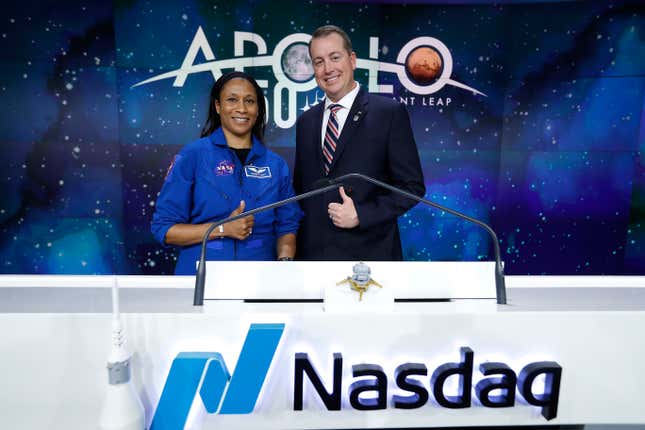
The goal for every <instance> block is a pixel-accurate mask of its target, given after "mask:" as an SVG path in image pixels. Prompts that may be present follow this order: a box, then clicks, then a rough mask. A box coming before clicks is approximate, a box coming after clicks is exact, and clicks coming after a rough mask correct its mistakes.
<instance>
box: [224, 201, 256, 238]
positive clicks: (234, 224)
mask: <svg viewBox="0 0 645 430" xmlns="http://www.w3.org/2000/svg"><path fill="white" fill-rule="evenodd" d="M245 206H246V203H245V202H244V200H242V201H240V205H239V206H238V207H237V208H236V209H235V210H234V211H233V212H231V214H230V215H229V217H232V216H235V215H239V214H241V213H242V212H244V207H245ZM254 223H255V218H254V217H253V215H249V216H247V217H244V218H241V219H238V220H237V221H231V222H227V223H226V224H224V236H226V237H230V238H232V239H238V240H245V239H247V238H248V237H249V236H250V235H251V233H253V224H254Z"/></svg>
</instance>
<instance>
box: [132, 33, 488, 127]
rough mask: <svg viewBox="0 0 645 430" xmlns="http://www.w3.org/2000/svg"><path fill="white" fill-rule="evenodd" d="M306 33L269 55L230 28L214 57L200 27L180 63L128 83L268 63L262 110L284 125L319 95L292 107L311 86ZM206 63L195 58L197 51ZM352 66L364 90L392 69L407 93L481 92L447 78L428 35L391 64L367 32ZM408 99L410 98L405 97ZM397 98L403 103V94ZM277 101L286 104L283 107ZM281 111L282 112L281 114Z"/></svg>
mask: <svg viewBox="0 0 645 430" xmlns="http://www.w3.org/2000/svg"><path fill="white" fill-rule="evenodd" d="M310 39H311V35H309V34H305V33H294V34H290V35H288V36H286V37H285V38H283V39H282V40H281V41H280V42H278V44H277V45H276V46H275V47H274V48H273V52H271V53H270V54H269V51H268V47H267V44H266V42H265V41H264V39H263V38H262V36H260V35H258V34H256V33H249V32H243V31H236V32H234V34H233V45H234V46H233V58H224V59H216V58H215V55H214V54H213V49H212V48H211V45H210V43H209V42H208V39H207V38H206V35H205V34H204V31H203V30H202V28H201V27H199V28H197V32H196V33H195V37H193V41H192V42H191V44H190V46H189V47H188V52H187V53H186V56H185V57H184V61H183V62H182V64H181V67H180V68H178V69H176V70H172V71H170V72H166V73H162V74H160V75H157V76H153V77H151V78H148V79H146V80H144V81H141V82H139V83H137V84H135V85H133V86H132V87H133V88H134V87H138V86H140V85H146V84H150V83H152V82H156V81H160V80H164V79H173V86H174V87H183V86H184V84H185V83H186V79H187V78H188V76H189V75H192V74H194V73H203V72H210V73H211V74H212V75H213V79H218V78H219V77H220V76H222V74H223V70H232V69H234V70H237V71H245V69H249V68H256V67H271V69H272V71H273V75H274V77H275V79H276V80H277V83H276V84H275V85H274V87H273V91H272V96H273V109H271V104H270V103H269V100H266V102H267V114H269V116H272V118H273V121H274V122H275V124H276V125H277V126H278V127H279V128H290V127H292V126H293V125H294V124H295V123H296V118H297V114H298V110H301V111H306V110H308V109H309V108H310V107H311V106H315V105H316V104H318V103H319V102H320V101H321V100H323V99H324V95H323V94H320V95H319V94H318V92H316V94H315V95H314V96H312V100H309V97H308V96H307V98H306V100H305V102H304V104H302V105H301V106H298V98H297V96H298V94H299V93H304V92H309V91H311V90H313V89H314V88H316V80H315V79H314V71H313V67H312V64H311V59H310V58H309V50H308V44H309V40H310ZM249 44H252V45H254V47H255V51H256V52H257V54H256V55H253V56H246V55H245V47H246V46H248V45H249ZM200 53H201V54H202V55H203V57H204V58H205V59H206V62H203V63H197V64H196V63H195V60H196V58H197V56H198V55H199V54H200ZM356 67H357V68H358V69H365V70H367V72H368V85H367V90H368V91H369V92H371V93H381V94H392V93H393V92H394V88H393V86H392V85H390V84H379V75H380V74H385V73H389V74H395V75H396V76H397V78H398V80H399V82H400V83H401V85H403V86H404V87H405V88H406V89H407V90H408V91H409V92H411V93H414V94H417V95H420V96H427V95H429V94H434V93H436V92H438V91H440V90H441V89H442V88H443V87H444V86H446V85H450V86H453V87H457V88H461V89H464V90H467V91H471V92H472V93H473V94H476V95H483V96H485V95H486V94H484V93H482V92H481V91H479V90H476V89H475V88H472V87H469V86H468V85H465V84H463V83H461V82H457V81H455V80H454V79H452V78H451V76H452V70H453V61H452V55H451V54H450V51H449V50H448V47H447V46H446V45H445V44H444V43H443V42H442V41H440V40H439V39H436V38H434V37H427V36H424V37H417V38H414V39H412V40H410V41H409V42H407V43H406V44H405V45H403V47H402V48H401V49H400V50H399V53H398V55H397V57H396V62H395V63H388V62H384V61H379V38H378V37H370V43H369V55H368V58H358V59H357V60H356ZM258 84H259V85H260V87H262V88H267V89H269V81H268V80H266V79H260V80H258ZM411 100H412V104H413V103H414V97H411ZM401 102H404V103H406V104H407V103H409V102H408V100H407V99H406V100H405V101H403V100H401ZM450 102H451V100H450V98H446V99H443V98H436V99H435V98H434V97H429V98H423V99H422V100H421V101H419V104H421V105H424V106H435V105H436V106H447V105H449V104H450ZM283 106H287V109H286V111H285V110H284V109H283ZM285 114H286V116H285Z"/></svg>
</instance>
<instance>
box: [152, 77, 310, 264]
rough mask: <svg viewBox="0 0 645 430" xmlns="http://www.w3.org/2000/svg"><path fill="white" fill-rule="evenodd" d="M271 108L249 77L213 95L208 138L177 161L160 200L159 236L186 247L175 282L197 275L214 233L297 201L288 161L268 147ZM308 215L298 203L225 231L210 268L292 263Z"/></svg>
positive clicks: (155, 229)
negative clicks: (216, 263)
mask: <svg viewBox="0 0 645 430" xmlns="http://www.w3.org/2000/svg"><path fill="white" fill-rule="evenodd" d="M265 119H266V106H265V103H264V96H263V94H262V90H261V89H260V87H259V86H258V84H257V82H255V80H254V79H253V78H252V77H251V76H249V75H247V74H246V73H242V72H232V73H228V74H226V75H224V76H222V77H221V78H219V79H218V80H217V81H216V82H215V84H214V85H213V88H212V90H211V94H210V104H209V112H208V120H207V121H206V125H205V126H204V129H203V130H202V137H201V139H199V140H196V141H195V142H192V143H190V144H188V145H186V146H185V147H184V148H182V150H181V151H180V152H179V154H177V155H176V156H175V159H174V160H173V162H172V164H171V165H170V168H169V169H168V174H167V176H166V180H165V182H164V184H163V187H162V188H161V193H160V194H159V198H158V199H157V205H156V210H155V213H154V215H153V218H152V233H153V235H154V236H155V238H156V239H157V240H158V241H159V242H161V243H162V244H163V245H174V246H179V247H181V252H180V254H179V258H178V260H177V266H176V268H175V274H177V275H191V274H195V262H196V261H197V260H198V259H199V253H200V246H201V240H202V237H203V235H204V234H205V233H206V230H207V229H208V227H209V225H210V224H211V223H212V222H215V221H217V220H220V219H224V218H226V217H228V216H231V215H237V214H240V213H242V212H243V211H244V210H250V209H254V208H257V207H259V206H263V205H266V204H269V203H274V202H276V201H278V200H282V199H286V198H289V197H291V196H293V195H294V193H293V188H292V186H291V175H290V172H289V168H288V166H287V164H286V163H285V161H284V160H283V159H282V158H281V157H280V156H278V155H277V154H275V153H274V152H272V151H269V150H268V149H267V148H266V147H265V146H264V144H263V143H262V142H261V140H262V137H263V134H264V125H265V122H266V121H265ZM301 216H302V214H301V211H300V208H299V206H298V205H297V203H291V204H289V205H286V206H282V207H279V208H276V209H273V210H270V211H265V212H261V213H258V214H257V215H256V216H255V218H254V217H253V216H250V217H246V218H243V219H240V220H238V221H233V222H230V223H227V224H224V225H222V226H219V227H218V228H216V229H215V230H213V232H212V233H211V235H210V238H209V242H208V243H207V248H206V249H207V254H206V259H207V260H275V259H278V260H291V259H293V256H294V255H295V252H296V231H297V230H298V223H299V221H300V218H301Z"/></svg>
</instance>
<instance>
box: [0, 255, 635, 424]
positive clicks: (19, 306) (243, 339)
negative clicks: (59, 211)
mask: <svg viewBox="0 0 645 430" xmlns="http://www.w3.org/2000/svg"><path fill="white" fill-rule="evenodd" d="M367 264H368V265H369V266H370V268H371V269H372V270H371V275H372V277H373V278H374V279H375V280H376V281H378V282H379V283H380V284H382V285H383V286H384V289H387V290H391V292H392V294H393V298H394V303H393V305H392V307H391V309H389V310H388V311H380V310H378V311H375V312H369V311H365V312H356V311H354V310H352V309H348V310H347V311H339V312H328V311H325V310H324V303H323V300H322V298H323V296H324V288H325V287H327V286H329V283H330V282H331V283H333V284H334V285H335V283H336V282H338V281H341V280H342V279H344V278H345V277H347V276H350V275H351V270H352V263H291V262H275V263H273V262H271V263H239V262H226V263H209V264H208V266H207V270H208V274H207V286H206V295H205V297H206V300H205V305H204V306H203V307H198V308H196V307H193V306H192V298H193V286H194V278H192V277H154V276H119V277H117V278H118V282H119V284H120V286H121V293H120V296H121V312H122V317H123V320H124V324H125V327H126V330H127V335H128V339H129V341H130V347H131V348H132V349H133V350H134V351H135V355H134V358H133V361H132V372H133V381H134V383H135V386H136V387H137V389H138V391H139V394H140V397H141V398H142V401H143V403H144V407H145V409H146V418H147V425H148V426H150V425H151V424H152V423H153V420H154V425H155V427H154V428H155V429H165V428H177V427H172V426H171V424H172V425H173V426H175V425H177V424H176V423H177V422H183V424H185V428H191V429H215V428H226V429H236V428H239V429H248V428H253V429H333V428H343V429H348V428H415V427H416V428H432V427H456V428H463V427H468V426H483V425H487V426H503V425H555V424H612V425H628V424H645V407H643V403H644V399H645V396H644V395H643V392H642V390H643V388H642V387H644V386H645V360H643V356H644V353H645V336H643V334H642V330H643V327H645V279H644V278H642V277H531V276H527V277H507V286H508V303H509V304H508V305H497V304H496V303H495V291H494V286H493V267H494V266H493V265H492V264H491V263H432V264H430V263H367ZM112 279H113V277H108V276H105V277H103V276H19V275H2V276H0V338H1V339H2V342H1V343H0V353H1V355H0V357H1V358H0V365H1V368H2V369H3V370H4V372H3V380H2V384H1V388H0V421H1V422H2V427H3V428H16V429H41V428H48V429H72V428H96V427H97V422H98V416H99V410H100V405H101V402H102V400H103V396H104V393H105V386H106V370H105V361H106V357H107V356H108V353H109V348H110V331H111V315H110V313H109V312H110V309H111V303H110V289H109V287H110V286H111V284H112ZM338 288H347V287H342V286H338ZM352 293H353V292H352ZM465 348H467V349H469V350H470V351H471V352H472V356H471V358H472V364H471V365H470V368H472V372H471V377H472V381H471V383H470V388H471V389H470V390H468V392H467V393H466V394H468V395H469V397H470V402H469V403H468V405H467V406H466V407H461V408H450V407H445V406H444V405H442V404H441V403H442V402H441V401H440V400H438V399H437V395H436V393H435V392H434V388H435V386H438V385H439V382H438V380H437V379H435V381H434V382H433V374H441V372H442V371H445V370H446V369H450V368H451V367H450V366H447V367H446V365H452V366H453V367H452V368H453V369H457V370H459V369H461V370H464V368H465V367H464V366H463V364H464V363H465V361H464V359H463V357H464V355H463V352H464V351H466V349H465ZM267 357H268V361H267ZM339 359H340V361H339ZM200 360H201V361H200ZM173 362H175V363H180V364H182V363H183V364H185V367H184V371H185V372H188V373H180V374H179V375H180V376H181V378H176V375H177V373H176V371H177V369H178V367H179V365H177V366H175V367H173ZM199 363H202V364H199ZM490 363H504V364H505V365H506V366H507V367H508V368H509V369H511V371H512V372H513V373H514V374H515V375H516V376H518V382H517V383H516V385H517V386H519V385H520V384H519V376H520V374H521V373H522V371H525V373H526V369H527V367H529V365H531V364H532V363H556V364H557V365H558V366H559V367H560V368H561V377H560V380H559V387H558V400H557V413H556V416H555V417H553V418H551V419H547V418H545V416H544V410H543V409H544V408H543V407H541V406H536V405H534V404H531V403H530V402H527V400H526V399H525V398H524V397H523V395H522V392H521V389H520V388H517V389H516V390H514V393H515V399H514V402H513V405H511V406H508V407H501V408H493V407H487V406H485V405H483V404H482V402H481V400H480V396H479V394H478V392H477V390H476V386H477V384H478V383H480V382H482V381H485V380H486V379H487V378H490V377H491V376H486V375H484V374H483V373H482V371H481V369H482V365H484V367H486V366H490V365H491V364H490ZM265 364H266V368H265V367H263V366H265ZM460 365H461V367H460ZM199 366H201V367H199ZM224 366H225V368H226V369H227V370H228V372H229V373H230V374H231V379H230V380H224V379H221V375H224V370H222V369H223V368H224ZM307 366H310V367H311V369H312V370H306V371H305V370H303V369H305V368H307ZM335 366H336V367H335ZM415 366H416V367H415ZM538 367H539V366H538ZM422 368H425V369H426V370H427V374H426V375H421V374H419V373H418V374H414V373H413V374H412V376H410V377H409V378H408V379H407V382H408V383H412V385H414V384H416V387H417V388H416V390H418V392H424V391H425V392H426V393H427V394H428V398H427V400H426V401H425V402H421V401H420V400H419V401H418V402H417V403H418V404H419V405H417V406H416V407H414V408H408V409H406V408H401V407H396V406H395V404H396V402H397V399H399V405H400V404H401V400H400V399H402V398H408V400H403V403H405V402H408V404H413V405H414V401H413V400H410V398H411V397H414V396H413V394H414V391H411V390H410V385H406V384H401V383H400V382H401V381H399V380H397V375H400V374H401V372H402V371H403V370H405V369H408V370H409V369H417V370H416V371H417V372H419V369H422ZM470 368H469V370H470ZM173 369H174V370H173ZM186 369H187V370H186ZM307 369H308V368H307ZM335 369H338V372H339V373H338V372H337V373H335ZM374 369H376V370H374ZM378 369H381V370H380V371H381V372H382V374H383V375H384V378H385V379H384V380H383V381H380V383H378V384H377V382H375V381H377V379H378V378H375V377H374V376H369V375H373V374H375V372H376V373H378ZM402 369H403V370H402ZM529 370H530V368H529ZM173 372H175V373H173ZM190 372H193V373H192V375H193V378H197V379H196V382H195V384H196V385H195V387H193V388H194V390H193V389H192V388H191V387H188V388H187V389H186V390H184V392H183V394H181V395H179V394H173V393H171V394H173V398H174V399H175V401H174V404H176V405H180V404H181V401H183V402H184V403H185V402H189V403H190V404H189V407H188V408H187V410H186V411H185V420H183V421H182V418H181V417H179V418H177V417H176V416H175V415H177V414H179V415H181V414H182V413H183V412H182V411H181V410H179V409H181V408H179V406H178V407H177V410H169V409H168V408H166V407H165V406H160V405H162V402H160V400H161V399H162V397H163V396H164V389H165V388H166V387H170V386H173V385H177V383H178V381H189V380H190V375H191V373H190ZM236 372H237V375H236ZM312 372H313V373H312ZM361 372H368V373H367V374H368V376H360V374H361ZM369 372H372V373H371V374H370V373H369ZM462 373H463V372H462ZM195 375H197V376H195ZM357 375H358V376H357ZM545 375H547V374H545ZM316 378H318V379H319V384H318V387H316V382H315V381H314V380H315V379H316ZM258 381H260V384H259V386H258V384H257V382H258ZM219 383H222V384H219ZM254 383H255V385H254ZM218 384H219V385H218ZM180 385H181V384H179V385H178V386H180ZM336 385H337V386H336ZM376 385H378V390H377V389H371V390H370V387H374V386H376ZM321 386H322V388H323V389H324V391H325V392H326V393H327V396H328V397H329V398H328V399H327V400H328V401H329V402H330V404H331V405H332V409H331V410H330V408H328V405H327V404H326V403H325V401H324V399H323V397H325V395H321V393H320V391H319V390H320V389H321ZM463 386H464V381H463V379H462V378H461V376H460V374H459V373H456V374H455V375H454V376H452V377H449V378H447V379H446V380H445V381H444V382H442V383H441V389H442V391H441V393H439V394H440V395H445V396H446V397H447V398H454V399H460V398H463V395H464V393H463V392H460V387H463ZM548 386H549V381H548V380H547V378H540V377H538V378H536V380H535V383H534V384H532V385H531V387H529V389H530V390H532V392H533V393H534V394H536V395H537V396H538V397H539V396H540V395H541V394H544V395H545V396H547V394H549V393H543V391H544V387H548ZM363 388H364V389H365V390H364V391H363V392H361V393H362V394H358V395H356V396H355V394H356V393H357V390H359V389H363ZM552 388H553V387H552ZM168 390H169V388H168V389H167V392H168ZM525 391H526V390H525ZM352 393H354V394H352ZM495 394H508V393H504V392H502V390H497V392H492V393H491V395H495ZM525 394H526V393H525ZM552 394H553V393H550V395H552ZM334 396H337V397H338V403H336V402H335V397H334ZM383 396H384V397H383ZM354 397H357V399H358V403H359V406H360V404H363V405H368V406H369V405H372V404H376V405H377V406H378V405H379V400H383V398H384V402H385V405H384V407H383V408H379V409H367V410H362V409H360V408H356V405H357V403H356V400H357V399H356V398H354ZM547 397H548V396H547ZM330 399H331V400H330ZM420 403H423V404H422V405H420ZM249 404H250V405H251V406H250V410H248V408H249ZM336 406H338V408H337V409H335V407H336ZM164 408H165V409H164ZM236 408H237V409H236ZM245 408H247V409H245ZM231 411H233V412H235V411H237V413H231ZM173 414H174V415H173ZM160 417H162V418H164V417H170V418H168V420H166V421H164V420H162V418H160ZM172 420H174V421H172ZM179 428H181V427H179Z"/></svg>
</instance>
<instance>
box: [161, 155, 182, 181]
mask: <svg viewBox="0 0 645 430" xmlns="http://www.w3.org/2000/svg"><path fill="white" fill-rule="evenodd" d="M180 158H181V155H179V154H177V155H175V156H174V157H172V161H171V162H170V166H168V169H167V170H166V176H165V177H164V181H165V180H166V179H168V176H170V173H171V172H172V169H173V168H174V167H175V163H176V162H177V161H179V159H180Z"/></svg>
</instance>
